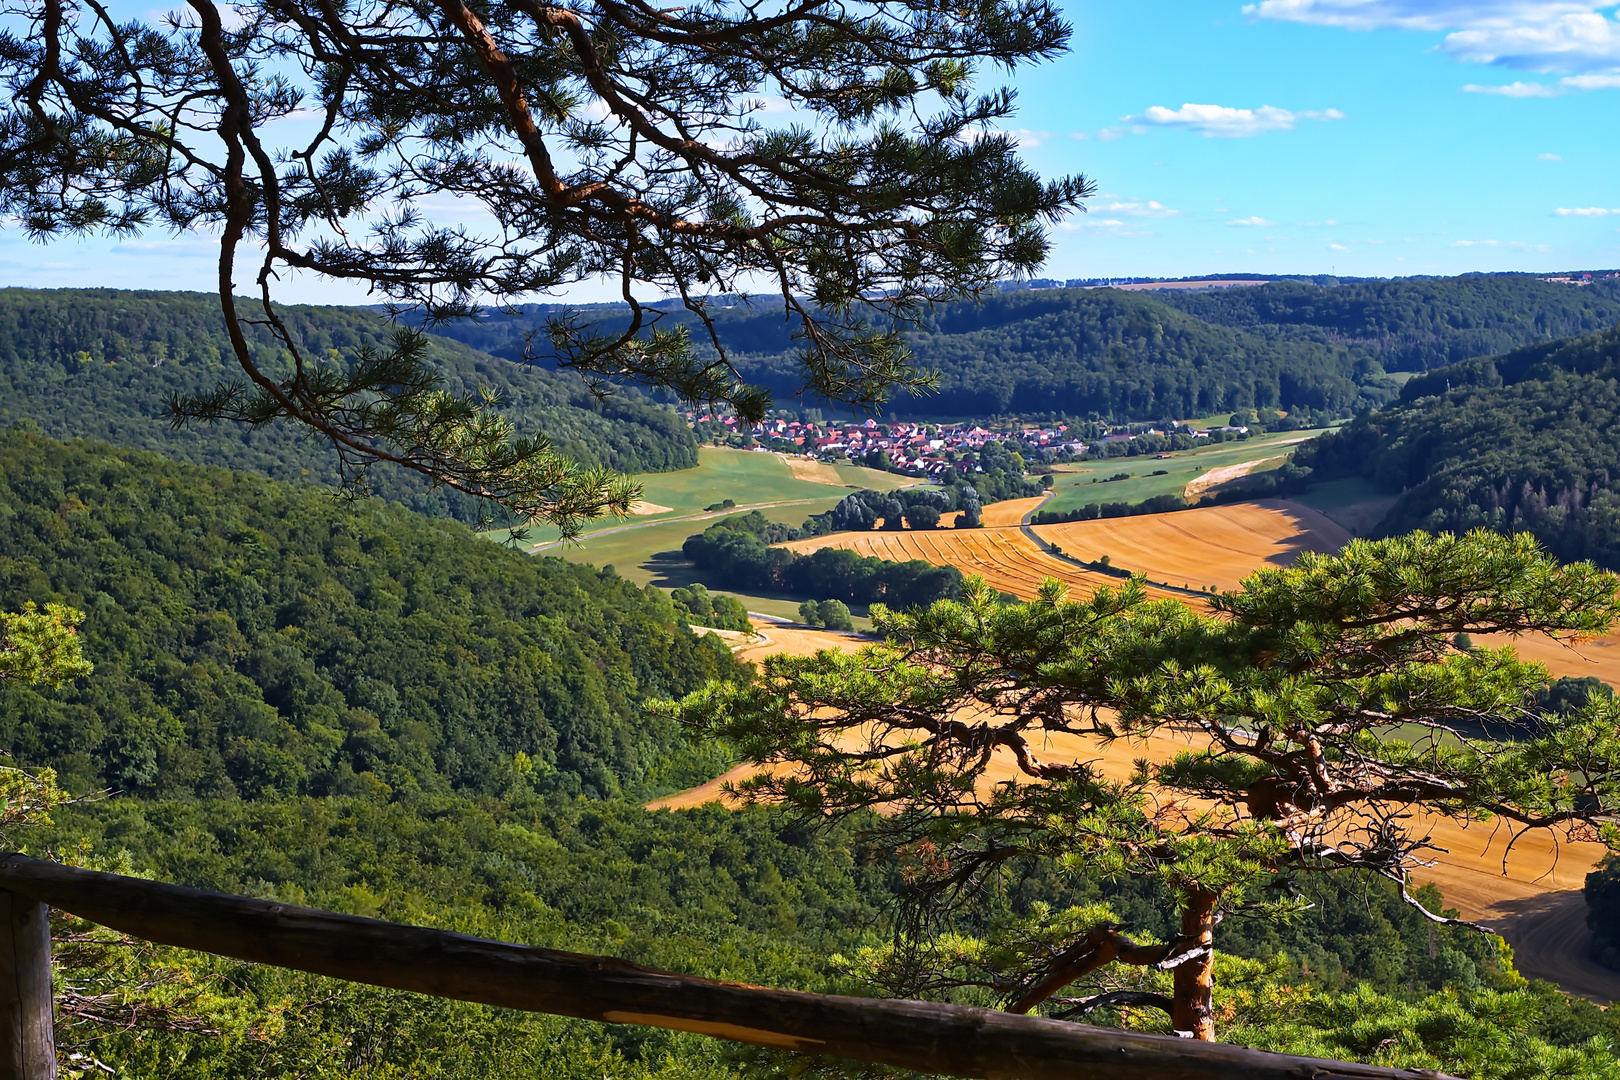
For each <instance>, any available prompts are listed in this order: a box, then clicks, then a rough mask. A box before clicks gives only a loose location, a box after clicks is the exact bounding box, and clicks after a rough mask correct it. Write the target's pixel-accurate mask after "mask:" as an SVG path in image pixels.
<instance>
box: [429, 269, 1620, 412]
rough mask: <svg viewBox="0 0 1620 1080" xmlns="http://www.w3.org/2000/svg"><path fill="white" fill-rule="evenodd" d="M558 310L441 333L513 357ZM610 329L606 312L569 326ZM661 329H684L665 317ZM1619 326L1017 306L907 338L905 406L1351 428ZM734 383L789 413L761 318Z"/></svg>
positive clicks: (1302, 306)
mask: <svg viewBox="0 0 1620 1080" xmlns="http://www.w3.org/2000/svg"><path fill="white" fill-rule="evenodd" d="M559 310H562V308H561V307H560V306H558V305H531V306H529V307H525V308H522V309H520V310H519V311H518V312H517V313H515V314H513V315H501V316H492V317H490V318H487V319H485V320H482V321H480V322H476V323H463V324H459V325H453V326H449V327H445V328H442V329H441V331H440V332H442V333H444V334H446V335H448V336H451V337H454V338H456V339H457V340H460V341H464V342H466V343H467V344H469V345H472V346H473V347H475V348H479V349H482V350H484V351H486V352H489V353H493V354H495V355H497V356H506V357H509V358H518V357H521V356H523V355H524V349H525V346H526V343H527V341H528V336H529V334H530V333H531V332H532V331H534V330H535V329H537V328H538V327H541V326H543V325H544V320H545V317H546V316H547V315H548V314H555V313H556V312H558V311H559ZM578 310H579V314H580V315H582V316H583V317H585V318H587V319H589V318H593V317H602V318H610V317H612V316H613V314H614V313H615V311H616V310H617V309H616V308H615V306H614V305H597V306H590V307H585V308H581V309H578ZM670 317H671V318H672V319H676V320H677V321H678V320H681V319H685V318H688V317H687V316H685V315H684V314H679V313H677V314H672V315H671V316H670ZM1614 322H1620V282H1615V281H1601V282H1597V283H1594V284H1593V285H1591V286H1588V287H1585V288H1575V287H1572V286H1569V285H1564V284H1554V283H1549V282H1545V281H1542V280H1540V279H1537V278H1532V277H1529V276H1526V275H1520V274H1496V275H1470V276H1466V277H1460V278H1410V279H1402V280H1397V281H1376V282H1356V281H1349V282H1340V281H1334V280H1332V279H1326V283H1323V284H1318V283H1315V282H1308V281H1297V280H1288V281H1277V282H1273V283H1271V284H1268V285H1264V286H1256V287H1245V288H1232V289H1220V290H1208V291H1200V292H1183V291H1164V292H1137V291H1125V290H1121V289H1106V288H1100V289H1038V290H1032V289H1020V290H1010V291H1006V292H1001V293H997V294H994V295H990V296H987V297H985V298H984V299H983V300H982V301H980V302H979V303H958V304H949V305H945V306H943V307H941V308H940V309H938V310H937V311H936V312H935V313H934V315H933V317H932V318H931V319H930V320H929V321H928V323H927V324H926V325H924V326H921V327H918V328H915V329H914V330H911V331H910V332H908V335H907V337H908V341H909V342H910V345H911V347H912V349H913V350H914V352H915V355H916V357H917V360H918V362H919V363H920V364H922V365H923V366H925V367H928V368H931V369H933V370H935V371H936V372H938V374H939V377H940V385H939V392H938V393H937V394H934V395H932V396H929V397H924V398H908V399H902V400H899V401H897V402H895V404H894V409H895V411H896V412H897V413H900V414H904V415H908V416H919V417H961V416H973V417H983V416H987V415H991V414H996V413H1001V414H1005V413H1020V414H1025V415H1038V414H1068V415H1076V416H1084V415H1096V416H1100V417H1107V418H1111V419H1115V420H1125V419H1134V420H1157V419H1163V418H1165V417H1167V416H1177V417H1189V416H1209V415H1214V414H1218V413H1221V412H1226V411H1231V410H1236V409H1239V408H1253V407H1260V406H1274V407H1278V408H1283V409H1291V410H1297V409H1301V408H1308V409H1310V410H1312V411H1316V410H1324V411H1326V412H1327V413H1329V414H1338V415H1348V414H1349V413H1350V412H1351V411H1353V410H1355V409H1361V408H1366V407H1368V406H1376V405H1380V404H1386V403H1388V402H1391V401H1393V400H1395V398H1396V396H1397V394H1398V391H1399V385H1400V380H1399V379H1398V378H1395V377H1392V376H1391V375H1390V374H1389V372H1405V371H1423V370H1426V369H1427V368H1430V367H1434V366H1438V365H1441V364H1447V363H1450V362H1452V361H1454V360H1461V359H1464V358H1468V357H1474V356H1480V355H1485V354H1487V353H1495V352H1502V351H1505V350H1508V349H1512V348H1516V347H1519V346H1523V345H1529V344H1533V343H1537V342H1545V341H1549V340H1552V339H1556V338H1560V337H1564V336H1567V335H1570V334H1576V333H1581V332H1585V331H1591V330H1596V329H1599V328H1601V327H1603V326H1607V325H1610V324H1611V323H1614ZM716 323H717V328H718V331H719V335H720V339H721V341H722V343H723V344H725V345H726V347H727V348H728V349H729V350H731V351H732V352H733V353H734V354H735V360H736V362H737V364H738V366H739V368H740V370H741V371H742V372H743V374H744V376H745V377H746V378H748V379H750V380H752V381H755V382H758V383H760V384H762V385H764V386H766V387H767V388H769V389H770V390H771V391H772V392H773V393H774V394H775V395H776V396H777V398H778V400H787V399H789V398H790V397H791V395H792V394H793V392H794V391H795V388H796V387H797V386H798V385H799V384H800V382H801V380H800V378H799V377H798V375H797V373H796V371H795V367H794V351H795V345H794V342H793V340H792V338H791V333H790V331H791V326H790V325H789V324H787V323H785V322H784V321H783V319H782V315H781V311H780V309H779V308H777V307H774V306H773V305H771V304H770V303H769V301H768V300H761V301H760V302H759V304H758V305H757V306H748V305H741V304H739V305H736V306H733V307H730V308H720V309H717V310H716Z"/></svg>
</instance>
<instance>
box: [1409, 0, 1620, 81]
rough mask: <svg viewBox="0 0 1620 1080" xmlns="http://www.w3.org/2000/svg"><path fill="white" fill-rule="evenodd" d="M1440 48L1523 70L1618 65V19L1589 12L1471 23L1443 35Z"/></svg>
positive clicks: (1470, 59) (1478, 61) (1460, 56)
mask: <svg viewBox="0 0 1620 1080" xmlns="http://www.w3.org/2000/svg"><path fill="white" fill-rule="evenodd" d="M1582 6H1584V7H1587V8H1593V7H1596V6H1597V5H1593V4H1588V5H1582ZM1604 6H1608V5H1604ZM1549 14H1550V13H1549ZM1440 48H1441V50H1442V51H1443V52H1448V53H1450V54H1451V55H1453V56H1455V57H1457V58H1458V59H1459V60H1465V61H1468V62H1470V63H1475V64H1500V65H1502V66H1503V67H1510V68H1519V69H1522V70H1526V71H1558V72H1577V71H1591V70H1593V69H1597V68H1609V67H1613V66H1615V65H1617V64H1620V23H1616V22H1614V21H1612V20H1610V19H1608V18H1607V17H1605V16H1604V15H1602V14H1601V13H1600V12H1597V11H1593V10H1587V11H1573V12H1567V13H1564V14H1561V15H1555V16H1552V17H1550V18H1548V17H1545V16H1543V17H1541V18H1537V17H1534V16H1532V17H1531V18H1530V19H1527V20H1523V21H1517V20H1516V21H1513V22H1509V23H1507V24H1506V25H1502V24H1487V25H1483V26H1480V25H1477V23H1476V25H1475V27H1473V28H1470V29H1466V30H1458V31H1457V32H1456V33H1453V34H1448V35H1447V36H1446V39H1445V41H1443V42H1441V43H1440Z"/></svg>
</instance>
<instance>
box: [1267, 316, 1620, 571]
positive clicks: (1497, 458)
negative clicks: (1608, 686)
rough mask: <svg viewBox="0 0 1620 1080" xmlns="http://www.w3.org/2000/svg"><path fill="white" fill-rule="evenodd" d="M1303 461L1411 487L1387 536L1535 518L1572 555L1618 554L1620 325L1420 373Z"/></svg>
mask: <svg viewBox="0 0 1620 1080" xmlns="http://www.w3.org/2000/svg"><path fill="white" fill-rule="evenodd" d="M1294 462H1295V464H1297V465H1303V466H1307V467H1309V468H1310V469H1311V470H1312V476H1311V479H1312V480H1313V481H1315V480H1330V479H1334V478H1337V477H1346V476H1360V477H1363V478H1365V479H1367V480H1370V481H1372V482H1373V483H1374V484H1376V485H1377V486H1378V487H1380V488H1382V489H1384V490H1386V491H1389V492H1392V493H1393V492H1400V493H1401V495H1400V497H1399V498H1398V499H1397V500H1396V502H1395V504H1394V505H1393V506H1392V507H1391V508H1390V510H1389V512H1388V513H1387V514H1386V515H1385V517H1384V518H1383V520H1382V522H1381V523H1380V524H1379V525H1378V532H1379V533H1380V534H1383V535H1393V534H1397V533H1402V532H1407V531H1410V530H1411V529H1416V528H1421V529H1428V530H1431V531H1436V530H1440V529H1450V530H1453V531H1457V530H1464V529H1471V528H1476V527H1484V528H1490V529H1495V530H1498V531H1517V530H1529V531H1530V532H1533V533H1534V534H1535V535H1536V537H1537V539H1539V540H1540V541H1541V542H1542V543H1543V544H1545V545H1546V546H1547V548H1548V549H1549V550H1550V551H1552V552H1553V553H1554V554H1556V555H1558V556H1559V557H1560V558H1562V559H1564V560H1566V561H1569V560H1575V559H1592V560H1593V561H1595V562H1597V563H1598V564H1599V565H1602V566H1606V567H1610V568H1614V567H1620V326H1617V327H1614V328H1612V329H1609V330H1605V331H1601V332H1599V333H1595V334H1585V335H1581V336H1579V337H1574V338H1568V339H1564V340H1561V341H1556V342H1551V343H1547V344H1540V345H1533V346H1529V347H1526V348H1523V349H1518V350H1515V351H1513V352H1509V353H1507V354H1505V355H1502V356H1498V357H1493V358H1487V359H1480V360H1470V361H1466V362H1464V363H1461V364H1456V365H1452V366H1449V367H1445V368H1441V369H1439V370H1437V371H1434V372H1431V373H1429V374H1428V375H1425V376H1423V377H1421V378H1417V379H1413V380H1412V381H1410V382H1409V383H1407V384H1406V386H1405V387H1404V389H1403V390H1402V393H1401V399H1400V401H1398V402H1396V403H1395V404H1392V405H1391V406H1389V407H1387V408H1384V409H1379V410H1376V411H1373V412H1370V413H1368V414H1366V415H1364V416H1361V417H1359V418H1358V419H1357V420H1356V421H1355V422H1353V423H1351V424H1348V425H1346V426H1345V427H1343V428H1341V429H1340V430H1338V431H1337V432H1333V433H1330V434H1328V435H1324V436H1322V437H1320V438H1318V439H1316V440H1313V441H1312V442H1309V443H1306V444H1305V445H1303V446H1302V447H1300V449H1299V450H1298V451H1297V452H1296V453H1295V455H1294Z"/></svg>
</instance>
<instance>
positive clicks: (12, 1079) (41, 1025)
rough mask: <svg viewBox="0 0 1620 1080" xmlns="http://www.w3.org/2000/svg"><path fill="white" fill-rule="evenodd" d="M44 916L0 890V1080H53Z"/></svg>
mask: <svg viewBox="0 0 1620 1080" xmlns="http://www.w3.org/2000/svg"><path fill="white" fill-rule="evenodd" d="M49 915H50V909H49V908H47V907H46V906H45V905H44V904H42V903H40V902H39V901H38V900H35V899H34V898H33V897H31V896H19V895H17V894H16V893H12V892H7V891H5V890H3V889H0V1080H56V1040H55V1032H54V1030H53V1027H52V1017H51V1005H52V1002H51V925H50V918H49Z"/></svg>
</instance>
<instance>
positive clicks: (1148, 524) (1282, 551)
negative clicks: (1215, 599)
mask: <svg viewBox="0 0 1620 1080" xmlns="http://www.w3.org/2000/svg"><path fill="white" fill-rule="evenodd" d="M1035 534H1036V535H1037V536H1039V537H1040V538H1041V539H1042V540H1045V541H1046V542H1047V543H1049V544H1056V545H1057V546H1058V547H1060V548H1062V549H1063V551H1064V553H1065V554H1068V555H1072V556H1073V557H1074V558H1077V559H1081V560H1084V561H1086V562H1092V561H1095V560H1097V559H1100V558H1101V557H1103V556H1104V555H1106V556H1108V558H1109V559H1110V560H1111V561H1112V562H1113V564H1114V565H1115V566H1118V567H1120V568H1122V569H1126V570H1134V571H1138V572H1140V573H1143V574H1146V575H1147V577H1148V580H1150V581H1162V582H1164V583H1165V584H1167V585H1182V584H1185V585H1187V586H1188V587H1190V588H1193V589H1202V588H1204V587H1205V586H1210V585H1213V586H1214V587H1216V588H1218V589H1235V588H1237V586H1238V582H1240V581H1241V580H1242V579H1243V578H1245V577H1247V576H1248V575H1249V574H1251V573H1253V572H1254V571H1255V570H1258V569H1261V568H1262V567H1266V566H1287V565H1288V564H1289V563H1291V562H1293V561H1294V558H1295V557H1296V556H1297V555H1298V554H1299V553H1300V552H1302V551H1321V552H1332V551H1337V550H1339V548H1341V547H1343V546H1344V545H1345V544H1347V543H1349V541H1350V534H1349V533H1347V532H1345V530H1344V529H1343V528H1342V527H1341V526H1339V525H1337V524H1335V523H1334V522H1332V521H1330V520H1329V519H1328V518H1327V517H1325V516H1324V515H1322V514H1321V513H1320V512H1318V511H1316V510H1312V509H1311V508H1310V507H1308V506H1302V505H1301V504H1299V503H1294V502H1286V501H1284V500H1281V499H1266V500H1262V501H1259V502H1245V503H1232V504H1230V505H1227V506H1211V507H1203V508H1200V509H1197V510H1180V511H1177V512H1175V513H1171V514H1142V515H1139V516H1137V517H1123V518H1103V519H1099V520H1095V521H1073V522H1069V523H1068V524H1064V525H1037V526H1035Z"/></svg>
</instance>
